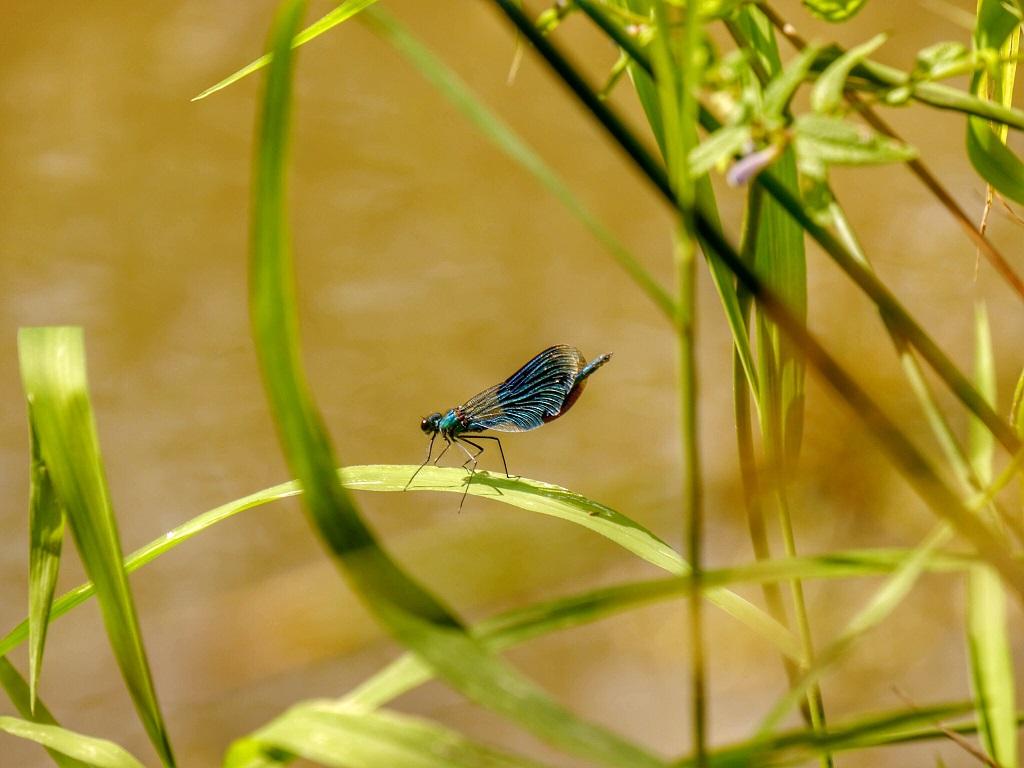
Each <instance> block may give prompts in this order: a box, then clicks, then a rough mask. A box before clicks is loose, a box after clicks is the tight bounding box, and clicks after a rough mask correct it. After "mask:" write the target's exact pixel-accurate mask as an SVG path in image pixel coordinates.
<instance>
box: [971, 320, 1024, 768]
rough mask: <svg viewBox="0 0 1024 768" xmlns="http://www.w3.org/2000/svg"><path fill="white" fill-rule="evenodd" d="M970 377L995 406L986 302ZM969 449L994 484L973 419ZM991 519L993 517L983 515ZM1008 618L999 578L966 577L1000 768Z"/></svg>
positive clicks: (1010, 736) (983, 572)
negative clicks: (972, 371) (972, 376)
mask: <svg viewBox="0 0 1024 768" xmlns="http://www.w3.org/2000/svg"><path fill="white" fill-rule="evenodd" d="M974 339H975V343H974V350H975V351H974V378H975V384H976V386H977V387H978V391H979V392H981V393H982V395H984V397H985V399H986V400H987V401H988V402H989V403H990V404H991V405H992V406H993V407H995V405H996V369H995V359H994V357H993V352H992V334H991V331H990V329H989V323H988V312H987V310H986V308H985V305H984V303H981V302H979V303H978V304H977V306H976V307H975V323H974ZM968 428H969V433H968V448H969V454H970V462H971V467H972V469H973V470H974V473H975V474H976V475H977V477H978V478H979V479H980V480H981V482H982V483H984V484H985V485H989V484H990V483H991V482H992V461H993V458H994V456H995V439H994V438H993V437H992V433H991V432H989V431H988V430H987V429H985V427H984V425H983V424H981V423H980V422H979V421H978V420H977V419H976V418H971V420H970V422H969V424H968ZM987 514H988V517H989V518H990V519H992V518H994V517H995V515H994V514H993V513H992V511H991V510H988V512H987ZM1009 633H1010V629H1009V626H1008V624H1007V619H1006V592H1005V590H1004V589H1003V585H1002V582H1001V581H1000V579H999V575H998V574H997V573H996V572H995V570H993V569H992V568H990V567H988V566H986V565H976V566H974V567H973V568H971V569H970V570H969V571H968V573H967V647H968V652H969V654H970V660H971V685H972V688H973V690H974V698H975V706H976V709H977V711H978V723H979V725H980V729H981V737H982V743H983V744H984V745H985V751H986V752H987V753H988V754H989V755H990V756H991V757H992V759H993V760H995V761H996V762H997V763H999V765H1000V766H1002V768H1017V765H1018V755H1017V711H1016V706H1017V705H1016V700H1015V691H1014V685H1015V679H1016V678H1015V676H1014V668H1013V653H1012V650H1011V646H1010V634H1009Z"/></svg>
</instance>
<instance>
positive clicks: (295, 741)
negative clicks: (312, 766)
mask: <svg viewBox="0 0 1024 768" xmlns="http://www.w3.org/2000/svg"><path fill="white" fill-rule="evenodd" d="M279 752H285V753H288V754H290V755H295V756H296V757H301V758H305V759H306V760H311V761H313V762H315V763H317V764H318V765H324V766H329V767H330V768H351V766H353V765H355V766H378V765H379V766H410V767H411V766H416V768H543V766H544V764H543V763H540V762H537V761H534V760H528V759H526V758H523V757H519V756H516V755H512V754H510V753H508V752H499V751H498V750H496V749H491V748H489V747H485V746H483V745H480V744H477V743H474V742H472V741H470V740H469V739H467V738H466V737H464V736H463V735H461V734H459V733H457V732H455V731H452V730H450V729H448V728H445V727H443V726H441V725H439V724H437V723H433V722H430V721H427V720H422V719H419V718H414V717H411V716H409V715H403V714H399V713H397V712H387V711H376V712H374V711H369V712H361V711H358V710H342V709H337V708H335V707H334V706H332V703H331V702H329V701H313V702H307V703H303V704H298V705H296V706H294V707H292V708H291V709H289V710H288V711H287V712H285V713H284V714H283V715H282V716H281V717H279V718H277V719H276V720H274V721H273V722H272V723H270V724H269V725H267V726H264V727H263V728H260V729H259V730H258V731H256V732H255V733H254V734H253V735H252V736H250V737H248V738H247V739H245V740H243V741H239V742H236V743H235V744H233V745H232V746H231V749H230V750H229V751H228V754H227V757H226V758H225V760H224V764H223V768H249V767H250V766H251V765H252V762H251V760H252V756H253V755H257V756H259V757H263V755H266V754H267V753H269V754H274V753H279ZM264 759H266V758H264ZM282 762H284V761H275V762H270V763H269V764H270V765H274V764H277V765H280V764H282ZM264 764H266V763H264Z"/></svg>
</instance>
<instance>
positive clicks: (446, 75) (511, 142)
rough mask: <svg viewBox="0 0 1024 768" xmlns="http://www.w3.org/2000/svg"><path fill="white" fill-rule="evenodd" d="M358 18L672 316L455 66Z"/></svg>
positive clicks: (378, 20)
mask: <svg viewBox="0 0 1024 768" xmlns="http://www.w3.org/2000/svg"><path fill="white" fill-rule="evenodd" d="M360 20H361V21H363V22H364V23H365V25H366V27H367V28H368V29H370V30H371V31H372V32H373V33H374V34H376V35H377V36H378V37H380V38H381V39H382V40H384V41H385V42H387V43H388V44H389V45H391V46H392V47H393V48H394V49H395V50H396V51H397V52H398V53H399V54H401V55H402V57H403V58H405V60H406V61H408V62H409V63H410V64H411V65H412V66H413V67H414V68H415V69H416V70H417V71H418V72H419V73H420V74H422V75H423V77H425V78H426V79H427V81H428V82H429V83H430V84H431V85H433V86H434V87H435V88H436V89H437V90H438V92H439V93H441V95H442V96H444V97H445V98H446V99H447V100H448V101H449V102H450V103H451V104H452V105H453V106H455V107H456V108H457V109H458V110H459V111H460V112H462V114H463V115H465V117H466V118H467V119H468V120H469V121H470V122H471V123H472V124H473V125H474V126H476V128H477V129H478V130H479V131H480V133H481V134H482V135H483V136H485V137H486V138H487V139H488V140H490V141H491V142H492V143H493V144H494V145H495V146H496V147H497V148H498V149H500V150H501V151H502V152H504V153H505V154H506V155H508V156H509V157H510V158H511V159H512V160H513V161H515V162H516V163H517V164H518V165H519V166H520V167H522V168H523V169H524V170H526V171H527V172H529V173H530V174H531V175H532V176H533V177H534V178H535V179H537V181H539V182H540V183H541V184H542V185H543V186H544V187H546V188H547V190H548V192H550V193H551V194H552V195H553V196H554V197H555V199H557V200H558V201H559V202H560V203H561V204H562V205H563V206H565V208H566V210H568V211H569V213H571V214H572V215H573V216H575V217H576V219H577V220H579V222H580V223H581V224H583V226H584V227H586V228H587V230H589V231H590V233H591V234H592V235H593V236H594V238H595V239H596V240H597V241H598V242H599V243H600V244H601V245H602V246H603V247H604V248H605V250H606V251H607V252H608V254H609V255H610V256H611V257H612V258H613V259H615V261H616V262H618V264H619V266H620V267H622V269H624V270H625V271H626V274H628V275H629V276H630V278H632V280H633V282H634V283H636V285H637V286H638V287H639V288H640V289H641V290H642V291H643V292H644V293H645V294H647V297H648V298H649V299H650V300H651V301H653V302H654V304H655V305H656V306H657V307H658V309H660V310H661V311H662V313H663V314H664V315H665V316H666V317H669V318H673V317H675V312H676V309H675V301H674V300H673V299H672V297H671V296H669V294H668V293H667V292H666V291H665V289H664V288H662V287H661V285H660V284H659V283H658V282H657V280H655V278H654V277H653V276H652V275H651V274H650V272H649V271H648V270H647V269H645V268H644V266H643V265H642V264H641V263H640V260H639V259H638V258H637V257H636V256H635V255H634V254H633V253H632V252H630V250H629V249H628V248H626V246H625V245H623V244H622V242H621V241H620V240H619V239H618V238H617V237H616V236H615V235H614V234H613V233H612V232H611V230H610V229H608V227H606V226H605V225H604V223H603V222H602V221H601V220H600V219H598V218H597V217H596V216H595V215H594V214H593V213H592V212H591V211H590V210H589V209H588V208H587V207H586V206H585V205H584V204H583V202H582V201H581V200H580V199H579V198H578V197H577V196H576V195H575V194H574V193H573V191H572V190H571V189H570V188H569V186H568V185H567V184H566V183H565V181H564V180H563V179H562V178H561V177H560V176H559V175H558V174H557V173H556V172H555V171H554V169H552V168H551V166H550V165H548V164H547V163H546V162H545V161H544V160H543V159H542V158H541V156H540V155H538V154H537V152H536V151H535V150H534V149H533V147H531V146H530V145H529V144H527V143H526V142H525V141H524V140H523V139H522V137H521V136H519V135H518V134H517V133H516V132H515V131H513V130H512V128H510V127H509V125H508V124H507V123H506V122H505V121H503V120H502V119H501V118H500V117H498V115H496V114H495V113H494V112H493V111H492V110H491V109H489V108H488V107H487V106H486V105H485V104H484V103H483V101H481V100H480V97H479V96H477V95H476V94H475V93H474V92H473V91H472V89H470V87H469V86H468V85H466V83H465V82H464V81H463V80H462V78H460V77H459V76H458V75H457V74H456V73H455V72H454V70H452V69H451V68H450V67H449V66H447V65H446V64H445V63H444V62H443V61H441V60H440V59H439V58H438V57H437V56H436V55H435V54H434V53H433V52H432V51H431V50H430V49H429V48H427V47H426V46H425V45H423V43H421V42H420V41H419V40H417V39H416V38H415V37H414V36H413V35H412V34H410V32H409V31H408V30H407V29H406V28H405V27H404V26H403V25H402V24H400V23H399V22H398V21H397V20H396V19H395V18H394V17H393V16H391V14H389V13H385V12H384V11H383V10H382V9H380V8H372V9H370V10H368V11H367V12H366V13H364V14H363V15H362V16H361V17H360Z"/></svg>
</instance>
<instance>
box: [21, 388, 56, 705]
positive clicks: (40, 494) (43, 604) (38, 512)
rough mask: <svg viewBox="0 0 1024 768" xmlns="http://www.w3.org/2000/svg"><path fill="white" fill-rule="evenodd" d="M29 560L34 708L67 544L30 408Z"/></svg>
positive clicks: (31, 688) (31, 681)
mask: <svg viewBox="0 0 1024 768" xmlns="http://www.w3.org/2000/svg"><path fill="white" fill-rule="evenodd" d="M28 421H29V456H30V458H29V494H28V497H29V501H28V506H29V511H28V520H29V524H28V527H29V559H28V606H29V608H28V634H29V639H28V669H29V702H30V707H29V708H30V709H31V710H34V709H35V701H36V695H37V693H38V691H39V674H40V672H41V671H42V667H43V646H44V645H45V644H46V630H47V629H48V628H49V625H50V607H51V606H52V605H53V591H54V588H55V587H56V586H57V573H58V572H59V571H60V551H61V545H62V544H63V542H64V510H63V509H61V506H60V502H59V500H58V499H57V494H56V492H55V491H54V488H53V481H52V479H51V478H50V473H49V471H48V470H47V468H46V464H45V463H44V462H43V457H42V456H41V455H40V453H39V439H38V438H37V437H36V434H35V426H34V422H33V419H32V410H31V406H29V414H28Z"/></svg>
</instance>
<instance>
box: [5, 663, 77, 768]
mask: <svg viewBox="0 0 1024 768" xmlns="http://www.w3.org/2000/svg"><path fill="white" fill-rule="evenodd" d="M0 687H2V688H3V689H4V692H5V693H6V694H7V698H9V699H10V700H11V703H12V704H14V707H15V709H17V710H18V712H19V713H20V714H21V716H22V717H24V718H25V719H26V720H29V721H31V722H33V723H42V724H43V725H59V723H58V722H57V720H56V719H55V718H54V716H53V714H51V712H50V710H49V709H47V707H46V705H45V704H44V703H43V702H42V700H41V699H39V698H36V699H32V698H31V695H30V692H29V686H28V683H27V682H25V678H24V677H22V676H21V673H20V672H18V670H17V669H15V667H14V665H13V664H11V662H10V661H8V660H7V657H6V656H0ZM45 749H46V751H47V752H48V753H49V754H50V757H51V758H52V759H53V762H54V763H56V764H57V765H58V766H60V768H84V766H86V763H83V762H81V761H80V760H76V759H74V758H73V757H68V756H67V755H65V754H63V753H62V752H58V751H56V750H54V749H51V748H49V747H45Z"/></svg>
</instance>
